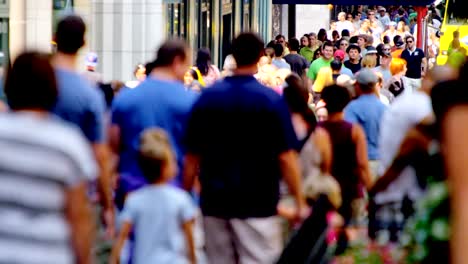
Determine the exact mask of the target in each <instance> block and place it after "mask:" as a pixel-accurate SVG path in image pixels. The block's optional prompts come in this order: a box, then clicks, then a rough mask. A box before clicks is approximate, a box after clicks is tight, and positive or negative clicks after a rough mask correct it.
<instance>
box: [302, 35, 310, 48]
mask: <svg viewBox="0 0 468 264" xmlns="http://www.w3.org/2000/svg"><path fill="white" fill-rule="evenodd" d="M301 46H303V47H308V46H309V35H304V36H302V37H301Z"/></svg>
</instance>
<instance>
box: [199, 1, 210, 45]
mask: <svg viewBox="0 0 468 264" xmlns="http://www.w3.org/2000/svg"><path fill="white" fill-rule="evenodd" d="M200 2H201V3H200V22H199V29H198V32H199V34H200V37H199V42H198V46H199V47H200V48H202V47H206V48H211V37H212V32H211V21H212V16H213V12H212V5H211V0H201V1H200Z"/></svg>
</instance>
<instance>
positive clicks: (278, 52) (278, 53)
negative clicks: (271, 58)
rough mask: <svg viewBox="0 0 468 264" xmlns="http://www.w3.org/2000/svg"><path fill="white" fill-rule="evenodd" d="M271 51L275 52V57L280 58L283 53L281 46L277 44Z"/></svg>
mask: <svg viewBox="0 0 468 264" xmlns="http://www.w3.org/2000/svg"><path fill="white" fill-rule="evenodd" d="M273 49H274V50H275V57H281V56H283V52H284V48H283V45H281V44H279V43H277V44H275V46H274V47H273Z"/></svg>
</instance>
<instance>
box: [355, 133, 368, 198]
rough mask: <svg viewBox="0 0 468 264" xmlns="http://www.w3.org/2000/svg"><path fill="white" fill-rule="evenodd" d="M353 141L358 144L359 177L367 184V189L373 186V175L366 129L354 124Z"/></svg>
mask: <svg viewBox="0 0 468 264" xmlns="http://www.w3.org/2000/svg"><path fill="white" fill-rule="evenodd" d="M352 136H353V141H354V143H355V145H356V158H357V165H358V170H359V178H360V180H361V181H362V182H363V183H364V185H365V186H366V188H367V190H369V189H370V188H371V187H372V177H371V172H370V169H369V160H368V159H367V142H366V136H365V134H364V131H363V130H362V128H361V127H360V126H359V125H356V124H353V128H352Z"/></svg>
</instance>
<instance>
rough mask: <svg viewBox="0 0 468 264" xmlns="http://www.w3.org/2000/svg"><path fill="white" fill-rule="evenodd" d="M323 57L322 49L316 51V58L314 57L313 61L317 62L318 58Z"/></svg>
mask: <svg viewBox="0 0 468 264" xmlns="http://www.w3.org/2000/svg"><path fill="white" fill-rule="evenodd" d="M320 57H322V51H321V50H320V49H316V50H315V51H314V56H313V59H312V60H316V59H318V58H320Z"/></svg>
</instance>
